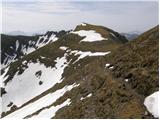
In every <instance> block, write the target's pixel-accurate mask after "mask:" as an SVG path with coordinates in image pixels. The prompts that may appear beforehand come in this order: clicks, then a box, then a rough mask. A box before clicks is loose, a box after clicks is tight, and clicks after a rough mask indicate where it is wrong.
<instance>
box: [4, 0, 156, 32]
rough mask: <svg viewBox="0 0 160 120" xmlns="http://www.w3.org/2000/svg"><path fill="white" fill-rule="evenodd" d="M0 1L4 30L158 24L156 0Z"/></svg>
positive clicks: (132, 27) (129, 28)
mask: <svg viewBox="0 0 160 120" xmlns="http://www.w3.org/2000/svg"><path fill="white" fill-rule="evenodd" d="M2 1H3V4H2V25H3V32H11V31H17V30H18V31H24V32H26V33H37V32H45V31H48V30H61V29H66V30H69V29H74V28H75V26H76V25H77V24H80V23H81V22H87V23H91V24H98V25H103V26H106V27H109V28H111V29H113V30H116V31H118V32H131V31H141V32H143V31H146V30H148V29H150V28H152V27H154V26H155V25H157V24H158V1H143V2H139V1H130V2H129V1H118V0H116V1H113V0H112V2H111V1H104V0H100V1H99V2H98V0H97V1H96V0H94V1H93V0H87V2H86V1H83V0H81V1H79V0H67V1H66V0H65V1H64V0H56V1H55V0H45V1H44V0H27V1H26V0H2ZM53 1H54V2H53Z"/></svg>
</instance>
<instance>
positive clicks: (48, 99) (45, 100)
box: [5, 83, 80, 118]
mask: <svg viewBox="0 0 160 120" xmlns="http://www.w3.org/2000/svg"><path fill="white" fill-rule="evenodd" d="M79 85H80V84H76V83H74V84H72V85H67V86H65V87H63V88H62V89H59V90H57V91H55V92H53V93H49V94H47V95H45V96H43V97H41V98H40V99H38V100H37V101H35V102H33V103H30V104H28V105H26V106H24V107H22V108H21V109H19V110H17V111H15V112H13V113H11V114H9V115H7V116H5V118H24V117H26V116H28V115H31V114H32V113H34V112H36V111H38V110H40V109H42V108H44V107H47V106H49V105H51V104H52V103H54V102H55V101H56V100H57V99H58V98H60V97H61V96H63V95H64V94H65V93H66V92H67V91H70V90H71V89H73V88H75V87H78V86H79ZM63 105H64V104H62V105H60V106H55V107H54V106H53V107H51V108H49V109H44V110H43V111H41V112H40V113H39V114H38V115H36V116H33V117H41V118H42V117H46V116H47V117H48V114H51V113H52V116H53V110H55V112H56V111H57V110H58V109H60V108H61V107H63ZM57 108H58V109H57ZM45 111H47V112H45Z"/></svg>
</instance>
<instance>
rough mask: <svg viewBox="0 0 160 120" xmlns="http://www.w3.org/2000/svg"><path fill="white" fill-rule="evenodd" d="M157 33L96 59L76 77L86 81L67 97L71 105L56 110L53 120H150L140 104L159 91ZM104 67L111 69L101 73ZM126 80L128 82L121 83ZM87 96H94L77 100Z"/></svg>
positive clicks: (153, 31) (146, 34)
mask: <svg viewBox="0 0 160 120" xmlns="http://www.w3.org/2000/svg"><path fill="white" fill-rule="evenodd" d="M158 31H159V29H158V27H155V28H153V29H152V30H150V31H147V32H146V33H144V34H143V35H141V36H139V37H138V38H137V39H136V40H134V41H131V42H129V43H126V44H125V45H123V46H121V47H120V48H118V49H116V50H115V51H113V52H112V53H111V54H110V55H107V56H106V57H105V59H103V58H102V59H96V60H95V61H93V62H91V63H89V64H88V65H87V67H84V68H83V71H84V72H83V74H80V73H79V75H80V76H83V78H85V80H81V86H80V87H79V88H77V90H74V92H70V93H68V94H66V96H68V97H70V98H71V99H72V104H71V105H70V106H69V107H66V108H62V109H61V110H59V111H58V112H57V114H56V116H55V117H54V118H153V116H152V115H150V114H149V113H148V112H147V110H146V108H145V107H144V105H143V101H144V97H146V96H148V95H150V94H151V93H153V92H155V91H157V90H158V88H159V86H158V42H159V41H158V34H159V32H158ZM106 63H110V64H112V65H114V69H113V70H108V69H107V70H106V69H104V66H105V64H106ZM85 72H86V74H85ZM126 78H128V79H129V82H125V81H124V79H126ZM89 93H92V94H93V95H92V96H91V97H90V98H87V99H85V100H83V101H80V100H79V99H80V96H83V95H84V96H86V95H87V94H89ZM77 94H78V95H77ZM65 99H66V98H65V97H62V98H61V99H60V100H59V101H61V100H63V101H64V100H65ZM59 101H57V104H58V102H59Z"/></svg>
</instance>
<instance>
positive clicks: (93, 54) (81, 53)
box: [70, 50, 110, 63]
mask: <svg viewBox="0 0 160 120" xmlns="http://www.w3.org/2000/svg"><path fill="white" fill-rule="evenodd" d="M109 53H110V51H108V52H94V53H92V52H90V51H89V52H82V51H78V50H73V51H71V52H70V54H75V55H80V56H79V57H78V59H77V60H76V61H75V62H74V63H76V62H77V61H78V60H80V59H82V58H84V57H86V56H104V55H107V54H109Z"/></svg>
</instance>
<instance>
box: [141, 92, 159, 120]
mask: <svg viewBox="0 0 160 120" xmlns="http://www.w3.org/2000/svg"><path fill="white" fill-rule="evenodd" d="M158 96H159V91H157V92H155V93H153V94H151V95H150V96H148V97H146V98H145V100H144V105H145V106H146V108H147V110H148V111H149V112H150V113H151V114H152V115H153V116H154V117H155V118H158V117H159V114H158Z"/></svg>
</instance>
